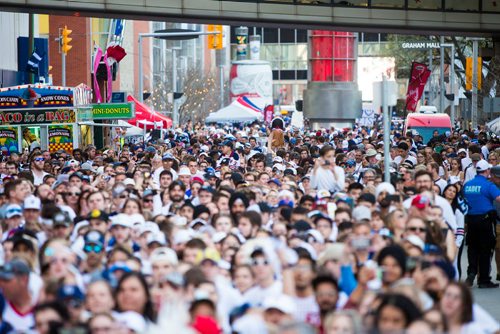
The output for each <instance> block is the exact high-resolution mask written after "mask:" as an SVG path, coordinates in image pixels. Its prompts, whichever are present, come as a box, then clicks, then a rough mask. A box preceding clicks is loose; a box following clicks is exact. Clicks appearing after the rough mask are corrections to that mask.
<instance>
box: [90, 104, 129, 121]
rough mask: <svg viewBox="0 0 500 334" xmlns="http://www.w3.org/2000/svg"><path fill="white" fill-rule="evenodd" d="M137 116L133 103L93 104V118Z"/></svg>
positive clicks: (127, 117)
mask: <svg viewBox="0 0 500 334" xmlns="http://www.w3.org/2000/svg"><path fill="white" fill-rule="evenodd" d="M134 117H135V104H133V103H101V104H93V105H92V118H93V119H94V120H96V119H130V118H134Z"/></svg>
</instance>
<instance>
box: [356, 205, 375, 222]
mask: <svg viewBox="0 0 500 334" xmlns="http://www.w3.org/2000/svg"><path fill="white" fill-rule="evenodd" d="M352 219H354V220H355V221H356V222H360V221H362V220H364V219H367V220H371V219H372V212H371V211H370V209H368V208H367V207H366V206H364V205H358V206H357V207H355V208H354V210H352Z"/></svg>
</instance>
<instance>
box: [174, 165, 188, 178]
mask: <svg viewBox="0 0 500 334" xmlns="http://www.w3.org/2000/svg"><path fill="white" fill-rule="evenodd" d="M177 175H178V176H187V175H189V176H191V172H190V171H189V168H187V167H186V166H182V167H181V168H179V173H177Z"/></svg>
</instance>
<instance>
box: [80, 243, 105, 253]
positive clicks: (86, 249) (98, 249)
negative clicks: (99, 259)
mask: <svg viewBox="0 0 500 334" xmlns="http://www.w3.org/2000/svg"><path fill="white" fill-rule="evenodd" d="M83 251H84V252H85V253H90V252H94V253H100V252H101V251H102V246H99V245H85V246H84V247H83Z"/></svg>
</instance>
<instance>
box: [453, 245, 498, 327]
mask: <svg viewBox="0 0 500 334" xmlns="http://www.w3.org/2000/svg"><path fill="white" fill-rule="evenodd" d="M461 260H462V261H461V262H462V278H461V279H462V280H465V273H466V272H467V247H466V248H465V249H464V251H463V253H462V259H461ZM492 266H493V268H492V270H491V277H492V278H493V279H492V281H493V282H496V283H500V282H497V281H496V280H495V278H496V276H497V268H496V265H495V260H494V259H493V260H492ZM472 293H473V295H474V301H475V302H476V303H478V304H479V305H481V306H482V307H484V308H485V309H486V310H487V311H488V312H489V313H490V314H491V315H492V316H493V317H494V318H495V319H497V320H499V321H500V288H493V289H478V287H477V282H476V283H474V286H473V287H472Z"/></svg>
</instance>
